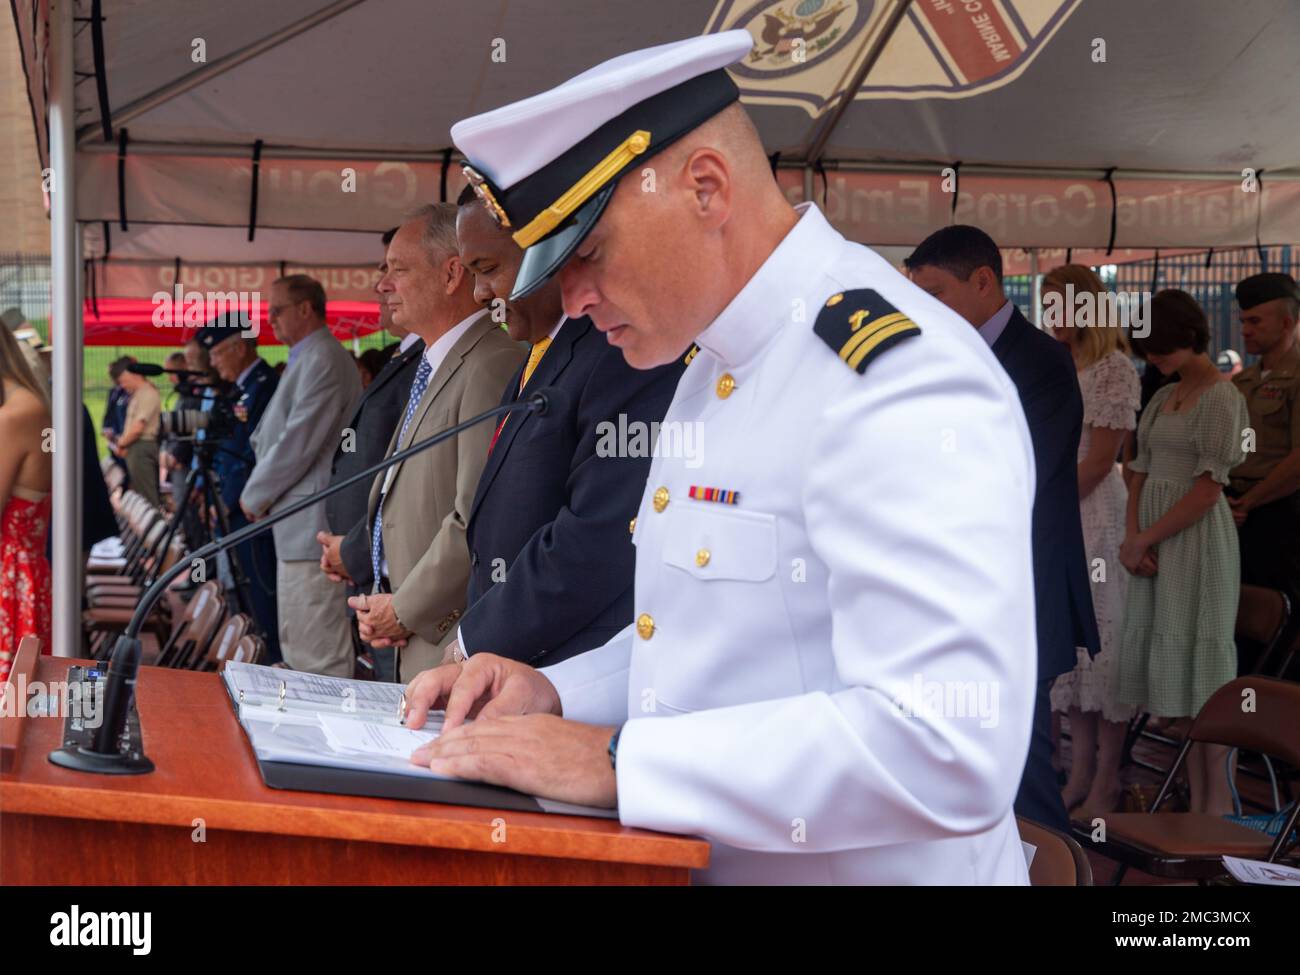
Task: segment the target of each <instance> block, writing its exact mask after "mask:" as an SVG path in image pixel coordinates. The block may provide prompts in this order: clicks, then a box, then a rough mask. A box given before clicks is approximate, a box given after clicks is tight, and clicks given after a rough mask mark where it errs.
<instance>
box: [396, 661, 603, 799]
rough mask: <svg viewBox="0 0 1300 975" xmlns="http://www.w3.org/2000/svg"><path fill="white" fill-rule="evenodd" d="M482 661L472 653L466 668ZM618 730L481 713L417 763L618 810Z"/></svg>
mask: <svg viewBox="0 0 1300 975" xmlns="http://www.w3.org/2000/svg"><path fill="white" fill-rule="evenodd" d="M476 659H478V658H477V655H476V656H475V657H471V658H470V659H469V661H467V662H466V666H468V665H469V664H471V663H473V662H474V660H476ZM517 666H521V667H522V666H523V665H522V664H519V665H517ZM528 669H531V668H528ZM425 673H426V674H427V673H433V671H425ZM533 673H536V671H533ZM543 680H545V678H543ZM547 683H548V684H549V683H550V682H549V681H548V682H547ZM613 733H614V728H612V727H605V726H602V725H594V724H582V723H581V722H578V721H565V720H564V719H563V718H558V717H556V716H555V715H552V714H527V715H511V716H505V717H498V718H483V717H480V718H479V720H477V721H474V722H471V723H470V724H466V725H461V726H460V727H458V728H454V729H452V730H450V731H448V730H446V729H445V727H444V730H443V733H442V734H441V735H439V736H438V738H436V739H435V740H433V741H431V742H429V743H428V744H427V745H421V746H420V747H419V748H417V749H416V750H415V752H414V753H413V754H412V755H411V761H412V762H415V763H417V764H419V765H427V766H428V767H429V768H430V769H431V770H432V771H434V772H436V773H437V774H439V775H454V776H456V777H457V778H461V779H474V780H476V781H479V782H490V783H492V784H493V785H503V786H506V787H507V788H510V789H518V790H519V791H520V792H525V793H527V794H528V795H532V796H542V797H544V798H547V799H558V800H560V801H561V802H577V803H581V804H582V805H584V806H603V807H605V808H607V809H612V808H613V807H614V806H616V805H617V804H618V785H617V783H616V781H615V779H614V767H613V766H612V765H611V764H610V762H609V739H610V736H611V735H613Z"/></svg>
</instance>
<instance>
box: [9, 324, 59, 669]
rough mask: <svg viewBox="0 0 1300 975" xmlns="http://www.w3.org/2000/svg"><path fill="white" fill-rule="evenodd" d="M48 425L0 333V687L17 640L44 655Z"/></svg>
mask: <svg viewBox="0 0 1300 975" xmlns="http://www.w3.org/2000/svg"><path fill="white" fill-rule="evenodd" d="M51 425H52V423H51V419H50V407H49V401H48V398H47V396H46V391H45V387H44V384H43V383H42V382H41V381H40V380H38V379H37V377H36V374H35V373H34V372H33V371H32V368H31V367H30V366H29V365H28V364H27V360H26V359H24V358H23V354H22V350H21V349H20V348H19V346H18V340H17V339H15V338H14V335H13V333H12V332H11V331H10V330H9V329H8V328H0V683H3V682H4V681H6V680H8V679H9V669H10V667H12V666H13V658H14V654H15V653H16V652H17V650H18V643H19V641H20V640H22V638H23V637H25V636H37V637H40V639H41V649H42V651H43V652H44V653H49V652H50V564H49V562H48V561H47V560H46V558H45V532H46V528H47V527H48V525H49V521H50V484H51V477H52V473H53V457H52V454H51V453H50V448H51V443H50V441H49V436H50V434H49V431H50V428H51Z"/></svg>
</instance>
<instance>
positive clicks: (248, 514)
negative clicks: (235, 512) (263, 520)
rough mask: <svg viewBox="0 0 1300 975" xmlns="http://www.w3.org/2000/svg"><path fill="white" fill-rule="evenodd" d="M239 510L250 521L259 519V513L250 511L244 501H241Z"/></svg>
mask: <svg viewBox="0 0 1300 975" xmlns="http://www.w3.org/2000/svg"><path fill="white" fill-rule="evenodd" d="M239 510H240V511H242V512H243V513H244V517H245V518H247V519H248V520H249V521H250V522H252V521H257V515H255V514H253V512H251V511H249V510H248V507H247V505H245V504H244V502H242V501H241V502H239Z"/></svg>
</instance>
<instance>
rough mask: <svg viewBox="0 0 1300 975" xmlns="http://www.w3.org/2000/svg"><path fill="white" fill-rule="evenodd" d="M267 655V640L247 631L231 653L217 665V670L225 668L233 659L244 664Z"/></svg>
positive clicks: (254, 661) (252, 662)
mask: <svg viewBox="0 0 1300 975" xmlns="http://www.w3.org/2000/svg"><path fill="white" fill-rule="evenodd" d="M265 656H266V641H265V640H263V639H262V638H261V637H260V636H258V635H257V634H256V633H245V634H244V635H243V636H241V637H240V638H239V641H238V642H237V643H236V644H235V647H234V649H233V650H231V651H230V655H229V656H227V657H226V659H225V660H222V661H221V662H220V663H219V664H218V665H217V670H224V669H225V666H226V664H228V663H230V662H231V661H232V660H235V661H238V662H239V663H243V664H255V663H257V662H258V661H260V660H261V659H262V658H263V657H265Z"/></svg>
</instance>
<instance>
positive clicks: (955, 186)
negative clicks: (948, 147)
mask: <svg viewBox="0 0 1300 975" xmlns="http://www.w3.org/2000/svg"><path fill="white" fill-rule="evenodd" d="M960 192H961V160H960V159H958V160H957V161H956V162H955V163H953V164H952V206H951V207H950V208H949V209H948V222H949V223H951V222H952V221H954V220H956V219H957V195H958V194H959V193H960Z"/></svg>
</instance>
